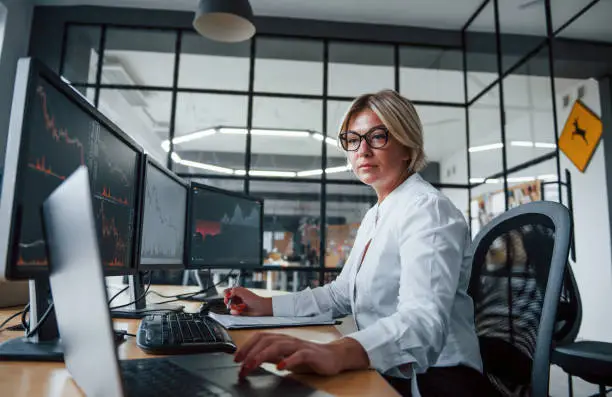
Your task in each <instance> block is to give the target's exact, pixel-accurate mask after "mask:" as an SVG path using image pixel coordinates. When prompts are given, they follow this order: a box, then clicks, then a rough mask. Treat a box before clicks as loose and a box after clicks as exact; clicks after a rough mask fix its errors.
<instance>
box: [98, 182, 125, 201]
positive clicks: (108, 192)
mask: <svg viewBox="0 0 612 397" xmlns="http://www.w3.org/2000/svg"><path fill="white" fill-rule="evenodd" d="M102 197H104V198H107V199H109V200H111V201H114V202H116V203H119V204H123V205H128V200H127V198H125V197H124V198H120V197H115V196H113V195H112V193H111V190H110V188H107V187H106V186H102Z"/></svg>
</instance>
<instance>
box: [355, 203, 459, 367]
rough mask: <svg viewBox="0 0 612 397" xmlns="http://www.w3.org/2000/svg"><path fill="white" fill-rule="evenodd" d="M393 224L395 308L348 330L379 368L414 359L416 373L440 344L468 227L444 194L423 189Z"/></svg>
mask: <svg viewBox="0 0 612 397" xmlns="http://www.w3.org/2000/svg"><path fill="white" fill-rule="evenodd" d="M402 212H403V214H401V218H400V219H399V221H398V225H397V230H396V232H397V234H396V238H397V239H398V244H399V254H400V263H401V276H400V288H399V297H398V306H397V311H396V312H395V313H394V314H392V315H391V316H388V317H385V318H382V319H380V320H378V321H376V322H375V323H374V324H372V325H370V326H369V327H367V328H365V329H363V330H360V331H357V332H355V333H353V334H350V335H348V336H347V337H351V338H353V339H355V340H357V341H358V342H359V343H360V344H361V345H362V346H363V347H364V349H365V351H366V352H367V354H368V357H369V359H370V365H371V366H372V367H374V368H376V369H378V370H379V371H381V372H386V371H388V370H389V369H391V368H393V367H396V366H399V365H402V364H412V367H413V369H414V370H415V372H417V373H420V372H424V371H425V370H427V368H428V367H429V366H431V365H433V364H434V363H435V362H436V361H437V359H438V356H439V355H440V352H441V351H442V348H443V347H444V344H445V341H446V336H447V334H448V329H449V323H450V316H451V310H452V306H453V302H454V297H455V294H456V290H457V288H458V283H459V276H460V273H461V266H462V263H463V256H464V250H465V245H466V244H467V241H469V240H467V238H466V236H467V235H468V228H467V224H466V222H465V219H464V217H463V215H462V214H461V213H460V212H459V211H458V210H457V209H456V208H455V207H454V205H453V204H452V203H451V202H450V201H449V200H448V199H447V198H445V197H443V196H438V195H435V194H425V195H423V196H420V197H418V198H417V199H416V200H415V202H414V203H410V204H409V205H407V206H406V209H405V210H402Z"/></svg>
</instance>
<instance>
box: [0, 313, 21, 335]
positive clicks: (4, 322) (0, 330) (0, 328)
mask: <svg viewBox="0 0 612 397" xmlns="http://www.w3.org/2000/svg"><path fill="white" fill-rule="evenodd" d="M24 311H25V310H22V311H20V312H17V313H14V314H13V315H11V316H10V317H9V318H7V319H6V320H4V321H3V322H2V324H0V332H2V331H6V330H10V328H11V327H8V328H6V329H3V328H2V327H4V326H5V325H6V324H8V322H9V321H11V320H12V319H14V318H15V317H17V316H19V315H20V314H21V313H23V312H24Z"/></svg>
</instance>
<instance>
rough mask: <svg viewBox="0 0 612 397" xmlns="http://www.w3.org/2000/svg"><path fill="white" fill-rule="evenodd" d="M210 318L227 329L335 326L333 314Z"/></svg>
mask: <svg viewBox="0 0 612 397" xmlns="http://www.w3.org/2000/svg"><path fill="white" fill-rule="evenodd" d="M208 315H209V317H210V318H212V319H213V320H215V321H216V322H218V323H219V324H221V325H222V326H223V327H225V328H226V329H252V328H281V327H302V326H307V325H334V324H336V320H334V319H333V318H332V314H331V312H326V313H323V314H320V315H318V316H312V317H271V316H267V317H248V316H232V315H229V314H216V313H212V312H211V313H208Z"/></svg>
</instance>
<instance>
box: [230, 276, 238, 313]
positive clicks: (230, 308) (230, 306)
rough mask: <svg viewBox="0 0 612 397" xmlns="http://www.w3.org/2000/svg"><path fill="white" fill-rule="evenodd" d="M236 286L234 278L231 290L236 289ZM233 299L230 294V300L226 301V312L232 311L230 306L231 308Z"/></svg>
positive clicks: (236, 282)
mask: <svg viewBox="0 0 612 397" xmlns="http://www.w3.org/2000/svg"><path fill="white" fill-rule="evenodd" d="M238 286H239V284H238V278H236V281H235V282H234V286H233V287H232V289H234V288H236V287H238ZM233 299H234V296H233V294H232V296H231V297H230V298H229V299H228V300H227V310H228V311H231V310H232V309H231V306H232V300H233Z"/></svg>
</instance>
